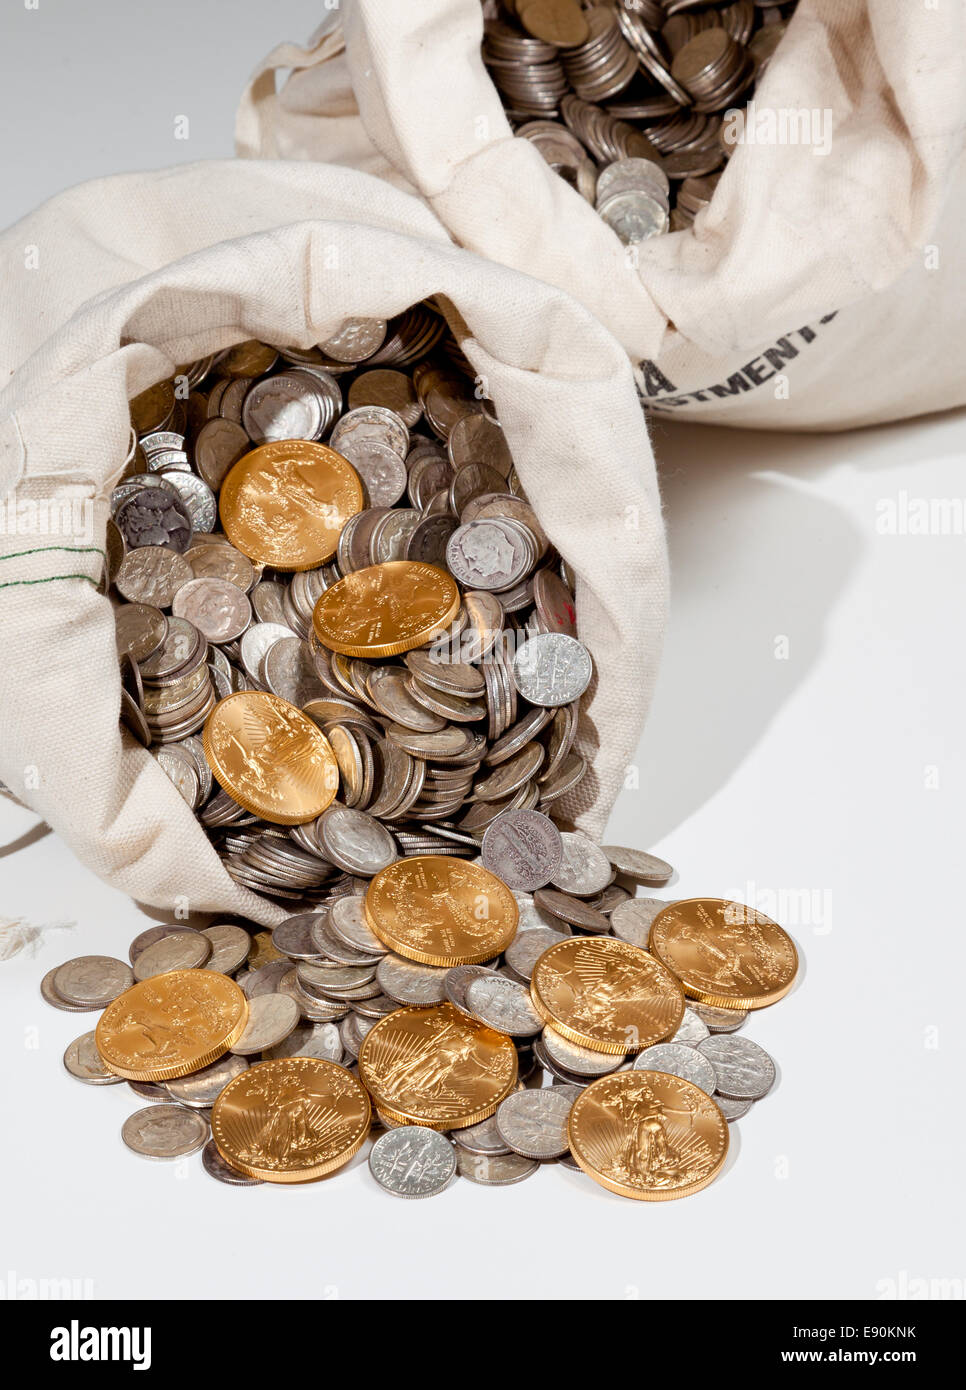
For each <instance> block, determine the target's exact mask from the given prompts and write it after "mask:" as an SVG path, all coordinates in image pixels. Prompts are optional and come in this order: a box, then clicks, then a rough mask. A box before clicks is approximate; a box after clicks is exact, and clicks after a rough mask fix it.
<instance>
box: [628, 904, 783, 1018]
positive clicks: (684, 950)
mask: <svg viewBox="0 0 966 1390" xmlns="http://www.w3.org/2000/svg"><path fill="white" fill-rule="evenodd" d="M648 945H649V947H650V949H651V951H653V953H654V955H656V956H657V957H658V959H659V960H662V961H663V962H664V964H665V965H666V966H667V967H668V969H669V970H673V971H674V973H675V975H677V977H678V979H679V980H680V981H681V983H682V985H683V986H684V991H685V993H686V994H688V995H689V996H690V997H691V998H692V999H697V1000H698V1001H699V1002H700V1003H702V1004H710V1005H712V1006H713V1007H714V1008H718V1009H763V1008H765V1006H766V1005H767V1004H774V1003H777V1001H778V1000H779V999H781V998H782V997H783V996H784V995H786V994H787V993H788V991H789V990H790V989H791V987H792V985H793V984H794V983H795V976H796V974H797V973H798V952H797V951H796V950H795V943H794V942H793V941H792V939H791V937H790V936H789V935H788V933H787V932H786V931H784V930H783V929H782V928H781V927H780V926H779V925H778V923H777V922H773V921H772V920H771V918H770V917H766V916H765V914H764V913H763V912H758V911H756V909H755V908H753V907H746V906H745V904H744V903H733V902H729V901H728V899H727V898H683V899H682V900H681V901H680V902H676V903H671V904H670V905H669V906H668V907H665V908H663V909H662V910H661V911H660V912H659V913H658V914H657V916H656V917H655V918H654V921H653V922H652V924H651V932H650V936H649V938H648Z"/></svg>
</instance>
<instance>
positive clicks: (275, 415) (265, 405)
mask: <svg viewBox="0 0 966 1390" xmlns="http://www.w3.org/2000/svg"><path fill="white" fill-rule="evenodd" d="M242 424H243V425H244V427H245V429H246V431H247V432H248V435H249V438H251V439H252V440H253V441H254V442H255V443H256V444H268V443H270V442H273V441H276V440H281V439H317V438H318V437H319V435H320V434H321V432H322V430H323V428H324V425H325V412H324V409H323V405H322V399H321V397H320V395H319V393H318V391H317V390H316V389H315V387H314V385H313V383H312V380H311V378H306V377H301V376H297V375H296V374H295V373H294V372H280V373H279V374H278V375H277V376H270V377H262V378H261V379H260V380H259V381H257V382H256V383H255V385H254V386H253V387H252V388H251V390H250V391H249V392H248V395H247V396H246V397H245V404H244V405H243V406H242Z"/></svg>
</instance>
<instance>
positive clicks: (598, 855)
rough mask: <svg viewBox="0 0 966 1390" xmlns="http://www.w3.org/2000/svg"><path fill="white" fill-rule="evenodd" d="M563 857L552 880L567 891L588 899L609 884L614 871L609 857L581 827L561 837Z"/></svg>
mask: <svg viewBox="0 0 966 1390" xmlns="http://www.w3.org/2000/svg"><path fill="white" fill-rule="evenodd" d="M560 839H561V844H562V848H563V857H562V858H561V861H560V864H559V865H558V867H557V869H556V872H555V873H554V875H553V882H554V884H555V885H556V887H557V888H559V889H560V890H561V891H562V892H564V893H572V894H573V895H574V897H578V898H589V897H591V896H592V895H593V894H594V893H599V892H601V891H602V889H604V888H606V887H607V885H608V883H610V880H611V875H612V873H613V870H612V869H611V864H610V860H609V859H608V858H607V855H606V854H605V853H604V851H603V850H602V849H601V847H600V845H595V844H594V842H593V840H592V839H591V838H590V836H589V835H585V834H584V833H583V831H582V830H571V831H568V832H565V833H564V834H563V835H561V837H560Z"/></svg>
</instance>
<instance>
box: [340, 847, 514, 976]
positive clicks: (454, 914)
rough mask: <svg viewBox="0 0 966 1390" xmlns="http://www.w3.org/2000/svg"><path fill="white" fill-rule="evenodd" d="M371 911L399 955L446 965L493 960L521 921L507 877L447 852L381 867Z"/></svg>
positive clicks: (369, 899) (369, 896) (370, 896)
mask: <svg viewBox="0 0 966 1390" xmlns="http://www.w3.org/2000/svg"><path fill="white" fill-rule="evenodd" d="M365 911H366V921H367V922H368V923H369V926H370V927H371V928H372V930H373V931H374V932H375V934H376V936H378V938H379V940H380V941H384V942H385V944H386V945H387V946H390V947H391V948H392V950H394V951H395V952H396V953H397V954H398V955H400V956H405V957H406V959H407V960H417V961H420V962H421V964H423V965H440V966H450V965H472V964H475V963H476V962H478V961H483V960H492V958H493V957H494V956H498V955H499V954H500V952H501V951H503V950H505V949H506V947H507V946H509V944H510V942H511V941H512V940H513V938H514V936H515V935H516V930H517V923H518V922H519V920H520V909H519V908H518V907H517V901H516V898H515V897H514V896H513V894H512V893H511V892H510V890H509V888H508V887H507V886H506V884H505V883H504V882H503V881H502V879H499V878H497V877H496V875H495V874H491V873H490V872H489V870H488V869H484V868H483V867H482V865H480V864H468V863H467V862H466V860H465V859H454V858H450V856H449V855H447V854H417V855H413V856H411V857H410V858H408V859H398V860H397V861H396V863H395V864H390V865H389V867H388V869H382V870H380V872H379V873H377V874H376V876H375V878H374V879H373V880H372V882H371V883H370V884H369V888H368V890H367V892H366V900H365Z"/></svg>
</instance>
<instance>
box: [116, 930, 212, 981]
mask: <svg viewBox="0 0 966 1390" xmlns="http://www.w3.org/2000/svg"><path fill="white" fill-rule="evenodd" d="M210 955H211V942H210V941H209V940H208V938H207V937H205V936H202V934H201V932H193V933H191V934H190V935H189V934H188V932H172V933H171V934H170V936H163V937H162V938H161V940H160V941H156V942H155V943H154V945H153V946H148V947H147V948H146V950H143V951H142V952H141V953H140V955H139V956H138V958H137V959H136V960H135V962H134V978H135V979H136V980H147V979H150V978H151V976H153V975H167V974H168V973H169V972H170V971H172V970H198V969H200V968H201V966H203V965H204V964H205V962H206V961H207V959H208V957H209V956H210Z"/></svg>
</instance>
